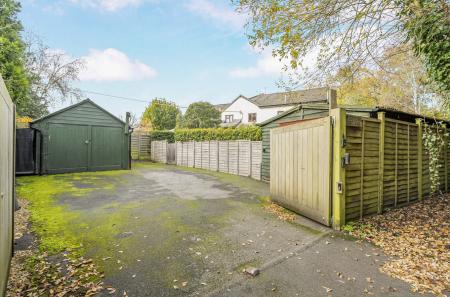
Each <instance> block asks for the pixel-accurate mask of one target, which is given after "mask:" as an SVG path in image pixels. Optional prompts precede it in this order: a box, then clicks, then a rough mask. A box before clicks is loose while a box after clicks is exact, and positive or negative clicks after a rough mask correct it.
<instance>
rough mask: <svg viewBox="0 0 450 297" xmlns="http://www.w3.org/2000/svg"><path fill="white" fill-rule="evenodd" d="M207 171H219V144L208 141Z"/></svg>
mask: <svg viewBox="0 0 450 297" xmlns="http://www.w3.org/2000/svg"><path fill="white" fill-rule="evenodd" d="M209 170H211V171H218V170H219V142H218V141H210V142H209Z"/></svg>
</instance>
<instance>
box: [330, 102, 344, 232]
mask: <svg viewBox="0 0 450 297" xmlns="http://www.w3.org/2000/svg"><path fill="white" fill-rule="evenodd" d="M330 115H331V116H332V119H333V123H334V125H333V133H332V134H333V136H332V140H333V141H332V144H331V145H332V146H333V150H332V151H333V156H332V178H331V185H332V186H331V197H332V207H333V228H334V229H338V230H339V229H341V227H342V226H343V225H344V224H345V168H343V167H342V163H341V162H342V159H343V158H344V154H345V146H344V145H343V144H344V141H343V140H344V139H346V130H347V129H346V122H347V120H346V112H345V109H342V108H335V109H332V110H331V112H330Z"/></svg>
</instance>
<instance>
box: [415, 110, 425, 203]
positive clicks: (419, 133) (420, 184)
mask: <svg viewBox="0 0 450 297" xmlns="http://www.w3.org/2000/svg"><path fill="white" fill-rule="evenodd" d="M416 124H417V183H418V185H417V191H418V192H419V200H422V199H423V168H422V167H423V163H422V158H423V144H422V141H423V139H422V137H423V136H422V134H423V126H422V119H419V118H417V119H416Z"/></svg>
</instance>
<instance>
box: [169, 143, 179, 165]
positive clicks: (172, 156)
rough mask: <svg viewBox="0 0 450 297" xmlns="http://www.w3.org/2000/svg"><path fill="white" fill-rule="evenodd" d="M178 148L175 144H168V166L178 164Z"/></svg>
mask: <svg viewBox="0 0 450 297" xmlns="http://www.w3.org/2000/svg"><path fill="white" fill-rule="evenodd" d="M176 157H177V147H176V144H175V143H168V144H167V164H176V163H177V158H176Z"/></svg>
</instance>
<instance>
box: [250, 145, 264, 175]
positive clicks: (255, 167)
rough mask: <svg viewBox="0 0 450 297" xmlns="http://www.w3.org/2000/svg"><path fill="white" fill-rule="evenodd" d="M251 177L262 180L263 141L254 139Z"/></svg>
mask: <svg viewBox="0 0 450 297" xmlns="http://www.w3.org/2000/svg"><path fill="white" fill-rule="evenodd" d="M251 151H252V158H251V162H252V164H251V170H252V174H251V177H252V178H253V179H257V180H261V163H262V142H261V141H252V142H251Z"/></svg>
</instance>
